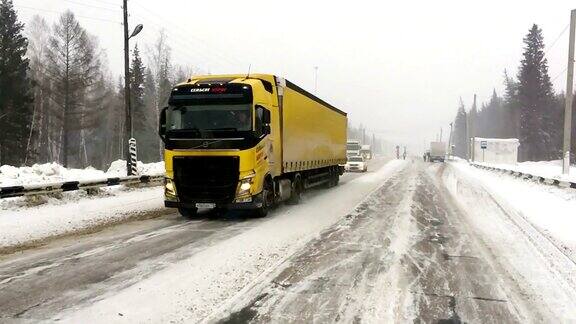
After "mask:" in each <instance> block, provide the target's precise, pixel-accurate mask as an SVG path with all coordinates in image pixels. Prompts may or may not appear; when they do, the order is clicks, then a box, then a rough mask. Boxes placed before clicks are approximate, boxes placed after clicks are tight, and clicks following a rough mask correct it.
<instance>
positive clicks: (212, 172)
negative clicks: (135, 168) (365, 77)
mask: <svg viewBox="0 0 576 324" xmlns="http://www.w3.org/2000/svg"><path fill="white" fill-rule="evenodd" d="M347 123H348V121H347V117H346V113H345V112H343V111H341V110H339V109H337V108H336V107H334V106H332V105H330V104H328V103H327V102H325V101H323V100H322V99H320V98H318V97H316V96H314V95H313V94H311V93H309V92H307V91H306V90H304V89H302V88H300V87H298V86H297V85H295V84H293V83H291V82H289V81H288V80H285V79H283V78H279V77H277V76H274V75H269V74H254V75H250V76H246V75H218V76H215V75H206V76H196V77H192V78H191V79H190V80H188V82H185V83H182V84H179V85H177V86H175V87H174V88H173V89H172V93H171V95H170V98H169V101H168V107H167V108H164V109H163V110H162V112H161V115H160V131H159V133H160V136H161V138H162V140H163V141H164V148H165V151H164V156H165V161H166V179H165V195H164V197H165V199H164V205H165V206H166V207H174V208H178V209H179V211H180V213H181V214H182V215H183V216H186V217H193V216H194V215H196V213H197V211H198V209H199V208H217V209H220V210H226V209H249V210H252V211H253V213H254V214H255V215H256V216H259V217H263V216H266V214H267V213H268V210H269V209H270V208H271V207H272V206H273V205H274V204H276V203H279V202H282V201H288V202H291V203H297V202H299V201H300V197H301V194H302V192H303V191H304V190H305V189H307V188H311V187H314V186H320V185H324V186H327V187H333V186H336V185H337V184H338V180H339V176H340V175H341V174H342V173H343V171H344V169H343V168H342V167H340V166H339V164H344V163H345V162H346V147H345V144H346V125H347Z"/></svg>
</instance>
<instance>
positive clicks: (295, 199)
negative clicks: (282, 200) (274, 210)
mask: <svg viewBox="0 0 576 324" xmlns="http://www.w3.org/2000/svg"><path fill="white" fill-rule="evenodd" d="M303 187H304V186H303V185H302V178H301V177H300V175H296V176H295V177H294V182H292V193H291V195H290V199H288V204H290V205H297V204H299V203H300V201H301V200H302V189H303Z"/></svg>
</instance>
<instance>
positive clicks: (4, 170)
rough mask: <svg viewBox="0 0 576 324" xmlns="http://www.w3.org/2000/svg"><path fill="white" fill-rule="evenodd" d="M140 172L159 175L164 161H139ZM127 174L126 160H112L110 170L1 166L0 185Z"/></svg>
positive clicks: (50, 165) (81, 179) (88, 178)
mask: <svg viewBox="0 0 576 324" xmlns="http://www.w3.org/2000/svg"><path fill="white" fill-rule="evenodd" d="M138 171H139V172H140V174H146V175H157V174H163V173H164V162H157V163H142V162H138ZM125 175H126V161H124V160H117V161H114V162H112V164H111V165H110V168H109V169H108V171H106V172H104V171H101V170H96V169H95V168H93V167H87V168H85V169H67V168H65V167H63V166H61V165H59V164H58V163H45V164H34V165H33V166H31V167H19V168H18V167H13V166H10V165H3V166H0V187H9V186H19V185H33V184H44V183H55V182H62V181H83V180H99V179H104V178H108V177H121V176H125Z"/></svg>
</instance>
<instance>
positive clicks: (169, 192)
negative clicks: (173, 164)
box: [164, 178, 177, 198]
mask: <svg viewBox="0 0 576 324" xmlns="http://www.w3.org/2000/svg"><path fill="white" fill-rule="evenodd" d="M164 195H165V196H166V197H168V198H176V197H177V195H176V186H175V185H174V181H172V179H170V178H164Z"/></svg>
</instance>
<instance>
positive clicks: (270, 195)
mask: <svg viewBox="0 0 576 324" xmlns="http://www.w3.org/2000/svg"><path fill="white" fill-rule="evenodd" d="M273 205H274V189H273V187H272V183H271V181H270V180H266V181H265V182H264V188H262V207H260V208H258V209H256V211H255V213H254V216H255V217H257V218H262V217H266V216H267V215H268V212H269V211H270V208H272V206H273Z"/></svg>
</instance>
